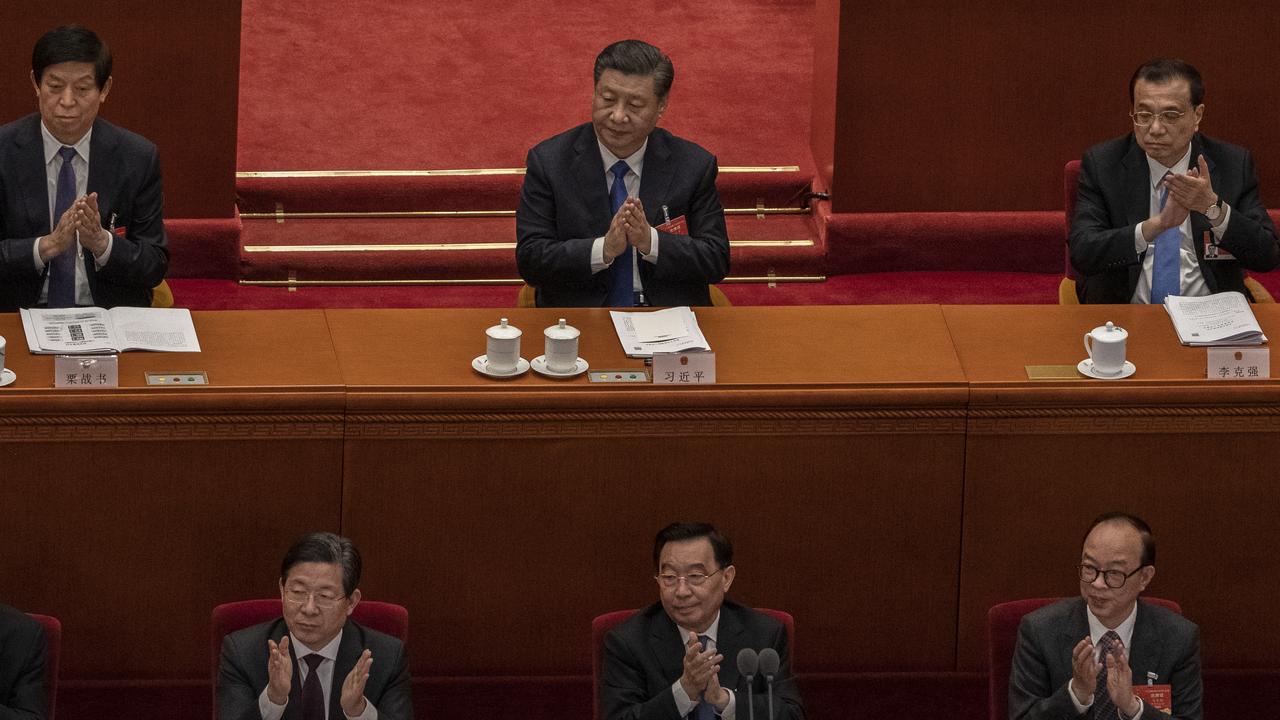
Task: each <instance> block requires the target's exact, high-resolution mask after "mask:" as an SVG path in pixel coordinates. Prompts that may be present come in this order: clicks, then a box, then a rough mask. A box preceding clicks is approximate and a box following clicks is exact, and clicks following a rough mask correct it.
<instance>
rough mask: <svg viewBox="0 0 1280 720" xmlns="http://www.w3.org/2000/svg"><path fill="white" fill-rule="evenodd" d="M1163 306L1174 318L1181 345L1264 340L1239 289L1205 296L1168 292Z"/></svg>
mask: <svg viewBox="0 0 1280 720" xmlns="http://www.w3.org/2000/svg"><path fill="white" fill-rule="evenodd" d="M1164 309H1165V310H1167V311H1168V312H1169V317H1170V318H1172V319H1173V328H1174V330H1177V331H1178V340H1180V341H1181V342H1182V344H1183V345H1191V346H1193V347H1203V346H1206V345H1217V346H1227V347H1232V346H1243V345H1262V344H1263V343H1265V342H1266V341H1267V336H1266V335H1263V334H1262V328H1261V327H1260V326H1259V325H1258V319H1257V318H1256V317H1254V315H1253V308H1251V307H1249V301H1248V300H1247V299H1245V296H1244V295H1242V294H1240V293H1238V292H1223V293H1217V294H1215V295H1206V296H1204V297H1181V296H1178V295H1170V296H1168V297H1166V298H1165V299H1164Z"/></svg>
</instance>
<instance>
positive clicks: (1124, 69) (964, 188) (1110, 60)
mask: <svg viewBox="0 0 1280 720" xmlns="http://www.w3.org/2000/svg"><path fill="white" fill-rule="evenodd" d="M842 8H843V13H842V12H841V9H842ZM815 16H816V19H817V27H816V40H815V53H814V58H815V66H816V67H815V75H814V118H815V119H814V123H813V127H812V131H811V137H812V138H813V145H814V154H815V160H817V164H818V168H819V172H820V173H822V174H823V176H824V180H825V181H827V182H829V183H830V186H831V190H832V194H833V198H832V209H833V210H834V211H835V212H893V211H946V210H1053V209H1058V208H1061V207H1062V191H1061V187H1062V184H1061V183H1062V167H1063V165H1064V164H1065V163H1066V162H1067V161H1068V160H1072V159H1076V158H1079V157H1080V155H1081V153H1082V152H1083V151H1084V150H1085V149H1087V148H1088V147H1089V146H1090V145H1092V144H1094V143H1096V142H1099V141H1101V140H1104V139H1107V138H1110V137H1114V136H1117V135H1121V134H1123V133H1126V132H1129V131H1130V128H1131V126H1130V123H1129V118H1128V116H1127V113H1128V112H1129V110H1130V107H1129V97H1128V81H1129V77H1130V75H1131V74H1132V72H1133V70H1134V68H1136V67H1137V66H1138V65H1139V64H1140V63H1142V62H1143V61H1144V60H1146V59H1148V58H1151V57H1155V56H1160V55H1167V56H1175V57H1182V58H1184V59H1186V60H1188V61H1190V62H1191V63H1193V64H1194V65H1196V66H1197V67H1198V68H1199V69H1200V71H1201V73H1202V74H1203V75H1204V78H1205V85H1206V96H1205V105H1206V108H1205V116H1204V122H1203V123H1201V130H1202V131H1203V132H1204V133H1206V134H1208V135H1212V136H1214V137H1218V138H1221V139H1224V140H1229V141H1232V142H1236V143H1239V144H1241V145H1245V146H1246V147H1249V148H1250V149H1252V150H1253V151H1254V154H1255V159H1256V160H1257V164H1258V171H1259V176H1260V179H1261V182H1262V192H1263V201H1264V202H1265V203H1266V204H1267V205H1268V206H1270V207H1276V206H1278V205H1280V138H1278V137H1277V134H1276V131H1275V127H1276V124H1275V112H1274V108H1275V107H1277V105H1280V83H1276V82H1271V81H1270V80H1265V79H1268V78H1272V77H1274V76H1275V74H1276V70H1277V68H1278V66H1280V53H1277V52H1276V44H1275V32H1274V30H1275V27H1276V21H1275V10H1274V8H1272V7H1270V6H1267V5H1265V4H1252V5H1250V4H1243V5H1239V4H1237V5H1232V6H1231V7H1230V8H1229V9H1228V8H1227V7H1226V6H1220V5H1215V6H1206V5H1204V4H1203V3H1196V2H1186V1H1183V0H1172V1H1171V2H1167V3H1162V4H1160V5H1159V6H1158V7H1157V6H1152V5H1150V4H1147V3H1107V2H1084V3H1009V2H1003V1H1002V0H973V1H972V2H967V3H950V2H939V1H937V0H931V1H930V2H922V3H913V2H880V3H853V2H848V1H846V2H840V0H818V3H817V12H816V13H815ZM837 27H838V28H839V37H838V40H837V39H836V38H831V39H830V40H829V42H830V43H831V44H835V43H836V42H838V45H839V56H838V60H836V59H833V58H832V57H831V56H830V55H826V56H824V53H822V52H819V51H818V50H819V48H820V47H821V46H822V43H823V42H824V40H823V38H824V37H828V36H829V34H830V33H831V32H832V28H837ZM833 74H835V75H836V76H837V77H835V78H833V77H832V75H833ZM1260 79H1264V80H1262V81H1260ZM832 86H834V92H832ZM833 96H834V102H832V97H833ZM832 128H834V133H832ZM831 134H834V138H835V141H834V147H833V148H832V149H827V148H826V147H825V146H824V143H827V142H830V141H829V140H828V139H827V138H829V137H830V136H831ZM824 159H825V162H824Z"/></svg>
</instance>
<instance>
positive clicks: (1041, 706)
mask: <svg viewBox="0 0 1280 720" xmlns="http://www.w3.org/2000/svg"><path fill="white" fill-rule="evenodd" d="M1088 634H1089V620H1088V617H1087V616H1086V615H1085V603H1084V599H1083V598H1078V597H1076V598H1068V599H1066V600H1062V601H1059V602H1056V603H1054V604H1052V605H1047V606H1045V607H1042V608H1040V609H1039V610H1036V611H1035V612H1033V613H1029V614H1027V615H1026V616H1025V617H1023V618H1022V622H1021V624H1019V625H1018V644H1017V646H1016V647H1015V648H1014V651H1013V670H1012V671H1011V673H1010V677H1009V718H1010V720H1060V719H1061V720H1068V719H1070V720H1079V718H1080V717H1081V716H1079V715H1077V714H1076V709H1075V706H1074V705H1073V704H1072V702H1071V698H1070V697H1069V696H1068V693H1069V692H1071V691H1070V690H1068V689H1067V681H1068V680H1070V679H1071V651H1072V650H1073V649H1074V648H1075V646H1076V643H1078V642H1080V641H1081V640H1082V639H1083V638H1084V637H1086V636H1087V635H1088ZM1129 645H1130V647H1129V648H1128V650H1129V668H1130V669H1131V670H1133V682H1134V683H1135V684H1138V683H1145V682H1146V679H1147V673H1148V672H1154V673H1156V675H1157V677H1156V680H1155V683H1156V684H1158V685H1164V684H1168V685H1172V686H1173V717H1175V718H1177V719H1178V720H1201V717H1202V713H1201V710H1200V699H1201V685H1200V629H1199V628H1197V627H1196V626H1195V624H1194V623H1192V622H1191V621H1190V620H1187V619H1186V618H1184V617H1182V616H1181V615H1178V614H1177V613H1175V612H1173V611H1171V610H1168V609H1167V608H1163V607H1160V606H1159V605H1151V604H1149V603H1146V602H1143V601H1141V600H1139V602H1138V616H1137V617H1136V618H1135V619H1134V622H1133V637H1132V639H1131V641H1130V643H1129ZM1142 717H1143V718H1144V720H1158V719H1159V718H1168V717H1169V716H1168V715H1165V714H1164V713H1161V712H1158V711H1157V710H1156V709H1155V708H1153V707H1151V706H1150V705H1146V706H1145V707H1144V709H1143V713H1142Z"/></svg>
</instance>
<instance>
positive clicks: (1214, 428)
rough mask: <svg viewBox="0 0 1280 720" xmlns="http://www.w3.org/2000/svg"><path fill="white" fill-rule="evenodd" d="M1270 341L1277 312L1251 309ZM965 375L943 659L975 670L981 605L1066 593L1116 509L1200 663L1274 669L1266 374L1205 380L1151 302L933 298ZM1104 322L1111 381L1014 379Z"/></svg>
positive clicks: (1270, 401) (1273, 432) (1078, 349)
mask: <svg viewBox="0 0 1280 720" xmlns="http://www.w3.org/2000/svg"><path fill="white" fill-rule="evenodd" d="M1255 313H1256V314H1257V316H1258V319H1259V322H1260V323H1261V325H1262V327H1263V330H1264V331H1265V332H1266V333H1267V334H1268V335H1269V336H1270V337H1272V338H1277V337H1280V307H1277V306H1275V305H1259V306H1256V307H1255ZM943 314H944V316H945V317H946V320H947V325H948V327H949V328H950V330H951V336H952V339H953V341H954V343H955V348H956V352H957V354H958V355H959V357H960V362H961V364H962V365H963V366H964V371H965V375H966V377H968V378H969V381H970V403H969V422H968V442H967V450H966V472H965V498H964V536H963V539H962V541H961V545H962V547H963V553H964V554H963V561H962V567H961V591H960V615H959V618H960V621H959V658H958V661H959V662H958V668H959V669H961V670H980V669H984V668H985V667H986V660H985V648H986V635H985V632H986V631H985V618H986V612H987V608H989V607H990V606H991V605H993V604H995V603H997V602H1002V601H1005V600H1011V599H1015V598H1021V597H1043V596H1057V595H1069V594H1075V593H1077V592H1078V585H1077V582H1076V580H1075V576H1074V570H1073V568H1072V566H1073V565H1074V564H1076V563H1078V562H1079V552H1080V538H1081V534H1082V532H1083V529H1084V528H1086V527H1087V526H1088V523H1089V521H1090V520H1091V519H1092V518H1093V517H1095V516H1097V515H1098V514H1100V513H1102V512H1105V511H1108V510H1129V511H1132V512H1135V513H1138V514H1139V515H1142V516H1143V517H1145V518H1146V519H1147V521H1148V522H1150V523H1151V524H1152V527H1153V529H1154V530H1155V532H1156V537H1157V540H1158V548H1159V554H1158V558H1157V559H1158V564H1157V567H1158V568H1159V572H1158V573H1157V575H1156V578H1155V580H1154V581H1153V582H1152V584H1151V586H1150V589H1149V592H1150V593H1151V594H1153V595H1157V596H1163V597H1170V598H1173V599H1176V600H1178V601H1179V602H1180V603H1181V604H1182V606H1183V609H1184V612H1186V614H1187V615H1188V616H1189V617H1191V618H1192V619H1193V620H1195V621H1196V622H1198V623H1200V624H1201V627H1202V630H1203V637H1204V638H1205V643H1204V660H1205V662H1206V663H1207V664H1209V665H1212V666H1216V667H1276V666H1280V645H1278V644H1277V643H1275V642H1274V638H1275V637H1277V636H1280V618H1278V617H1277V616H1276V614H1275V612H1274V609H1275V608H1274V605H1275V603H1274V598H1275V597H1276V595H1277V593H1280V558H1277V557H1276V555H1275V554H1274V553H1272V552H1269V551H1268V550H1269V549H1270V548H1271V547H1273V546H1274V545H1275V539H1276V538H1277V537H1280V494H1277V493H1276V492H1275V490H1274V488H1272V487H1271V485H1272V482H1271V480H1272V479H1273V478H1274V476H1275V470H1274V468H1276V467H1277V466H1280V383H1277V382H1275V381H1254V382H1243V381H1241V382H1237V381H1207V380H1205V379H1204V378H1205V361H1206V351H1205V349H1204V348H1187V347H1182V346H1181V345H1179V344H1178V340H1177V336H1176V334H1175V333H1174V331H1173V326H1172V323H1171V322H1170V321H1169V318H1168V316H1167V314H1166V313H1165V311H1164V310H1163V309H1162V308H1160V307H1150V306H1106V307H1096V306H1095V307H1090V306H1075V307H1032V306H948V307H945V308H943ZM1107 320H1112V321H1114V322H1116V323H1117V324H1118V325H1120V326H1121V327H1124V328H1126V329H1127V330H1128V331H1129V333H1130V339H1129V343H1128V357H1129V359H1130V360H1131V361H1132V362H1133V363H1134V364H1135V365H1136V366H1137V373H1136V374H1135V375H1134V376H1133V377H1131V378H1128V379H1125V380H1122V381H1100V380H1089V379H1083V378H1082V379H1080V380H1065V381H1028V380H1027V376H1026V372H1025V370H1024V366H1026V365H1029V364H1075V363H1076V362H1078V361H1079V360H1080V359H1082V358H1084V357H1085V351H1084V347H1083V343H1082V336H1083V335H1084V334H1085V333H1086V332H1087V331H1089V330H1090V329H1092V328H1093V327H1095V326H1097V325H1101V324H1103V323H1105V322H1106V321H1107Z"/></svg>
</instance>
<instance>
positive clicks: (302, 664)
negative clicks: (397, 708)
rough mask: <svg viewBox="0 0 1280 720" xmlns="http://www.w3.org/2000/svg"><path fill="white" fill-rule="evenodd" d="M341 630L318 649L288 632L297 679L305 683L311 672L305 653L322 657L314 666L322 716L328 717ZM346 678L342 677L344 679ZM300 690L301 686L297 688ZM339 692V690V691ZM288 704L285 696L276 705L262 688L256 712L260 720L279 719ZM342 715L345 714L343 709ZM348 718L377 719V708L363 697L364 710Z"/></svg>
mask: <svg viewBox="0 0 1280 720" xmlns="http://www.w3.org/2000/svg"><path fill="white" fill-rule="evenodd" d="M342 633H343V631H342V630H339V631H338V636H337V637H335V638H334V639H332V640H330V641H329V644H328V645H325V646H324V647H322V648H320V649H319V650H312V649H310V648H308V647H307V646H306V645H303V644H302V643H300V642H298V638H296V637H294V636H293V633H289V646H290V647H292V648H293V654H294V655H295V656H296V657H297V660H295V661H294V662H296V663H297V665H298V681H299V682H302V683H305V682H306V681H307V676H308V675H310V674H311V666H310V665H307V661H306V660H303V658H305V657H306V656H307V655H310V654H311V653H313V652H314V653H316V654H318V655H320V656H321V657H323V658H324V660H323V661H321V663H320V667H318V668H316V677H317V678H319V680H320V689H321V690H323V691H324V716H325V717H326V718H328V717H329V697H330V695H331V694H332V693H333V665H334V663H335V662H337V660H338V647H339V646H340V645H341V644H342ZM345 680H346V678H343V681H345ZM299 690H301V688H299ZM339 692H341V691H339ZM288 706H289V700H288V698H285V701H284V704H283V705H276V704H275V703H273V702H271V698H269V697H267V689H266V688H263V689H262V694H261V695H259V696H258V712H259V713H260V714H261V715H262V720H280V718H281V717H283V716H284V709H285V708H286V707H288ZM342 714H343V716H347V713H346V712H345V711H344V712H343V713H342ZM350 720H378V708H376V707H374V706H373V703H371V702H369V698H367V697H366V698H365V699H364V712H363V713H361V714H360V715H358V716H356V717H353V718H350Z"/></svg>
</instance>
